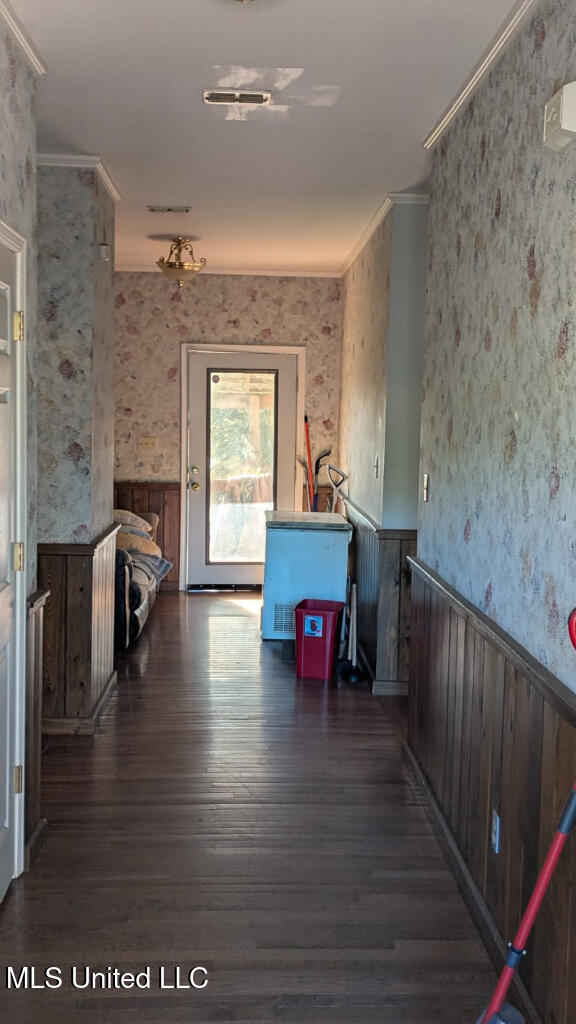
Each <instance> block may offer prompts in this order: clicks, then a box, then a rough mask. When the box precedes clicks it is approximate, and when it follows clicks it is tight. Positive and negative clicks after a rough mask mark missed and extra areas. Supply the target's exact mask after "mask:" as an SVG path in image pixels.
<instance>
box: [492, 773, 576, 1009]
mask: <svg viewBox="0 0 576 1024" xmlns="http://www.w3.org/2000/svg"><path fill="white" fill-rule="evenodd" d="M575 823H576V782H575V783H574V787H573V789H572V792H571V794H570V796H569V797H568V802H567V803H566V806H565V808H564V812H563V814H562V817H561V819H560V823H559V825H558V829H557V832H556V835H555V836H554V839H553V841H552V846H551V847H550V849H549V851H548V855H547V857H546V860H545V861H544V865H543V867H542V870H541V872H540V874H539V876H538V881H537V882H536V886H535V888H534V892H533V893H532V896H531V898H530V902H529V904H528V906H527V907H526V910H525V912H524V917H523V918H522V920H521V922H520V927H519V929H518V931H517V932H516V935H515V937H514V942H512V943H511V944H510V946H509V949H510V952H509V954H508V960H507V962H506V966H505V967H504V970H503V971H502V974H501V975H500V980H499V982H498V984H497V986H496V989H495V992H494V995H493V996H492V999H491V1000H490V1003H489V1004H488V1009H487V1010H486V1013H485V1014H484V1016H483V1017H482V1021H483V1022H484V1024H493V1022H492V1018H493V1017H494V1015H495V1014H497V1013H498V1012H499V1011H500V1010H501V1009H502V1003H503V1002H504V999H505V998H506V993H507V992H508V989H509V988H510V983H511V981H512V978H513V977H514V975H515V973H516V971H517V969H518V966H519V964H520V962H521V960H522V957H523V956H524V954H525V952H526V944H527V942H528V936H529V935H530V932H531V931H532V926H533V925H534V921H535V920H536V915H537V913H538V911H539V910H540V907H541V905H542V900H543V899H544V896H545V894H546V890H547V888H548V886H549V885H550V881H551V879H552V875H553V874H554V871H555V869H556V865H557V863H558V861H559V859H560V854H561V853H562V850H563V849H564V847H565V845H566V842H567V840H568V836H569V835H570V833H571V831H572V829H573V828H574V824H575Z"/></svg>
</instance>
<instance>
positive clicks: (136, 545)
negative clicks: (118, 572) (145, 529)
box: [116, 530, 162, 556]
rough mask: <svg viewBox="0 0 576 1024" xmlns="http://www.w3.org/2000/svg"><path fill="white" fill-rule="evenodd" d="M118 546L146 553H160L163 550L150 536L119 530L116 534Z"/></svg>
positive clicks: (126, 549)
mask: <svg viewBox="0 0 576 1024" xmlns="http://www.w3.org/2000/svg"><path fill="white" fill-rule="evenodd" d="M116 547H117V548H122V549H123V550H124V551H141V552H142V554H144V555H158V556H160V555H161V554H162V552H161V551H160V548H159V547H158V545H157V544H155V543H154V541H153V540H151V539H150V537H148V536H146V537H140V536H139V535H138V534H137V533H125V532H124V530H118V533H117V534H116Z"/></svg>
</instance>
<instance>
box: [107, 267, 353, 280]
mask: <svg viewBox="0 0 576 1024" xmlns="http://www.w3.org/2000/svg"><path fill="white" fill-rule="evenodd" d="M115 270H116V272H117V273H119V274H158V273H160V271H158V270H157V269H156V268H155V267H153V266H145V267H142V266H135V265H133V264H130V263H125V264H117V265H116V267H115ZM199 276H200V275H199ZM212 276H214V277H220V276H222V277H318V278H323V277H324V278H326V277H329V278H334V279H336V280H339V279H340V277H341V274H340V271H339V270H238V269H236V270H227V269H221V268H220V267H211V268H210V270H209V269H208V267H204V270H202V277H212Z"/></svg>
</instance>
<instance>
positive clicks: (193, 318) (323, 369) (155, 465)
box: [115, 273, 342, 481]
mask: <svg viewBox="0 0 576 1024" xmlns="http://www.w3.org/2000/svg"><path fill="white" fill-rule="evenodd" d="M115 312H116V392H115V397H116V469H115V475H116V479H118V480H163V481H170V480H179V479H180V348H181V345H182V343H183V342H193V343H195V344H198V343H201V342H211V343H213V344H215V343H220V344H235V343H236V344H243V345H246V344H255V345H304V346H305V347H306V409H307V413H308V417H309V420H310V433H311V438H312V447H313V451H319V450H320V449H321V448H323V447H325V446H328V445H332V446H333V449H334V452H333V456H334V457H336V441H337V430H338V393H339V386H340V343H341V315H342V314H341V295H340V281H338V280H335V279H332V278H296V277H247V276H240V275H239V276H235V275H230V276H229V275H216V274H205V275H202V274H199V275H198V277H197V278H196V279H195V280H194V281H193V282H191V283H188V284H185V285H184V287H183V288H182V289H180V290H179V289H178V288H177V287H174V285H173V284H172V283H171V282H169V281H167V280H166V279H165V278H163V277H162V276H161V274H160V273H158V274H154V273H118V274H116V295H115ZM140 436H145V437H157V438H158V448H157V451H152V452H147V451H142V450H139V449H138V437H140Z"/></svg>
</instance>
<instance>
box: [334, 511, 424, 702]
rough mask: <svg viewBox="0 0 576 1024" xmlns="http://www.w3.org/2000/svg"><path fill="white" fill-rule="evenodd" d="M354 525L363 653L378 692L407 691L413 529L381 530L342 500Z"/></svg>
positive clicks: (413, 543)
mask: <svg viewBox="0 0 576 1024" xmlns="http://www.w3.org/2000/svg"><path fill="white" fill-rule="evenodd" d="M345 507H346V515H347V517H348V519H349V520H350V522H351V523H352V525H353V527H354V535H353V539H352V550H353V565H354V573H353V578H354V581H355V582H356V590H357V601H358V613H357V633H358V643H359V645H360V648H361V653H362V656H363V659H364V662H365V663H366V666H367V668H368V669H369V671H370V675H371V676H372V679H373V690H374V692H375V693H380V694H389V695H394V694H405V693H406V692H407V687H408V672H409V662H410V575H409V572H408V569H407V562H406V559H407V556H408V555H413V554H415V552H416V531H415V530H385V529H383V528H381V527H379V526H377V525H376V523H374V522H373V520H372V519H371V518H370V517H369V516H367V515H366V514H365V513H364V512H362V510H361V509H359V508H358V507H357V506H356V505H354V503H353V502H351V501H349V500H346V501H345Z"/></svg>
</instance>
